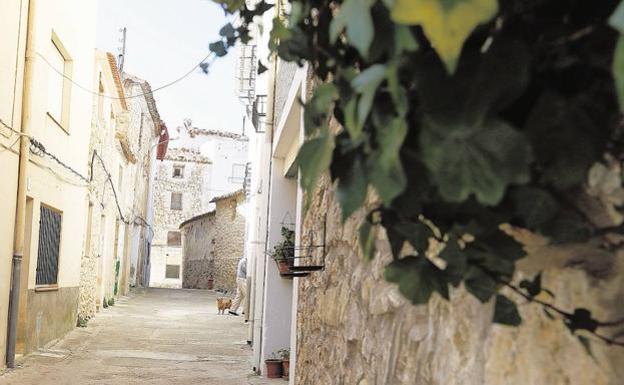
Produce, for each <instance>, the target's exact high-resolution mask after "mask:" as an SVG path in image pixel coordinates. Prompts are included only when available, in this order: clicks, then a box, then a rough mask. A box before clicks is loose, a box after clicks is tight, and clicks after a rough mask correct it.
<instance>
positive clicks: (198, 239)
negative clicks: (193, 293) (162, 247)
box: [182, 211, 215, 289]
mask: <svg viewBox="0 0 624 385" xmlns="http://www.w3.org/2000/svg"><path fill="white" fill-rule="evenodd" d="M214 222H215V212H214V211H212V212H210V213H208V214H205V215H203V216H202V217H200V218H199V219H197V220H194V221H190V222H188V223H187V224H185V225H184V226H182V244H183V254H184V257H183V265H184V266H183V271H184V274H183V277H182V287H184V288H186V289H207V288H208V279H210V278H212V274H213V271H212V270H213V267H214V260H215V253H214V243H215V239H214Z"/></svg>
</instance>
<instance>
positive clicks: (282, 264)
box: [277, 259, 290, 274]
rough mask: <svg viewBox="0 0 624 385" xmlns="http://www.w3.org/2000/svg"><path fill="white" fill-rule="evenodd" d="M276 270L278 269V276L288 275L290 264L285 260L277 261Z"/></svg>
mask: <svg viewBox="0 0 624 385" xmlns="http://www.w3.org/2000/svg"><path fill="white" fill-rule="evenodd" d="M277 268H278V269H279V272H280V274H283V273H289V272H290V263H288V261H287V260H285V259H280V260H279V261H277Z"/></svg>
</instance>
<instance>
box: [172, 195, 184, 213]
mask: <svg viewBox="0 0 624 385" xmlns="http://www.w3.org/2000/svg"><path fill="white" fill-rule="evenodd" d="M174 194H178V195H179V196H180V207H179V208H175V207H173V196H174ZM169 209H170V210H174V211H182V210H183V209H184V195H183V194H182V193H181V192H177V191H172V192H171V195H170V200H169Z"/></svg>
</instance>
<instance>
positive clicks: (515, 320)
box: [493, 294, 522, 326]
mask: <svg viewBox="0 0 624 385" xmlns="http://www.w3.org/2000/svg"><path fill="white" fill-rule="evenodd" d="M493 322H494V323H497V324H502V325H509V326H518V325H520V324H521V323H522V318H521V317H520V313H518V308H517V306H516V304H515V303H514V302H513V301H512V300H510V299H509V298H507V297H505V296H504V295H501V294H499V295H497V296H496V303H495V305H494V320H493Z"/></svg>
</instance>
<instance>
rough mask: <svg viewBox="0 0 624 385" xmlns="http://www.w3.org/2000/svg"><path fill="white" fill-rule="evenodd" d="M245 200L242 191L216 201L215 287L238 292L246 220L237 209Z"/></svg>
mask: <svg viewBox="0 0 624 385" xmlns="http://www.w3.org/2000/svg"><path fill="white" fill-rule="evenodd" d="M244 200H245V193H244V192H243V191H242V190H240V191H237V192H236V193H234V194H232V195H230V196H228V197H227V198H224V199H219V198H217V200H216V206H217V207H216V215H215V230H214V238H215V244H214V253H215V262H214V287H215V289H225V290H228V291H229V292H234V291H236V267H237V266H238V261H239V260H240V259H241V258H242V256H243V252H244V245H245V218H244V217H243V216H242V215H241V214H240V213H238V211H237V207H238V205H240V204H242V203H243V202H244Z"/></svg>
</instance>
